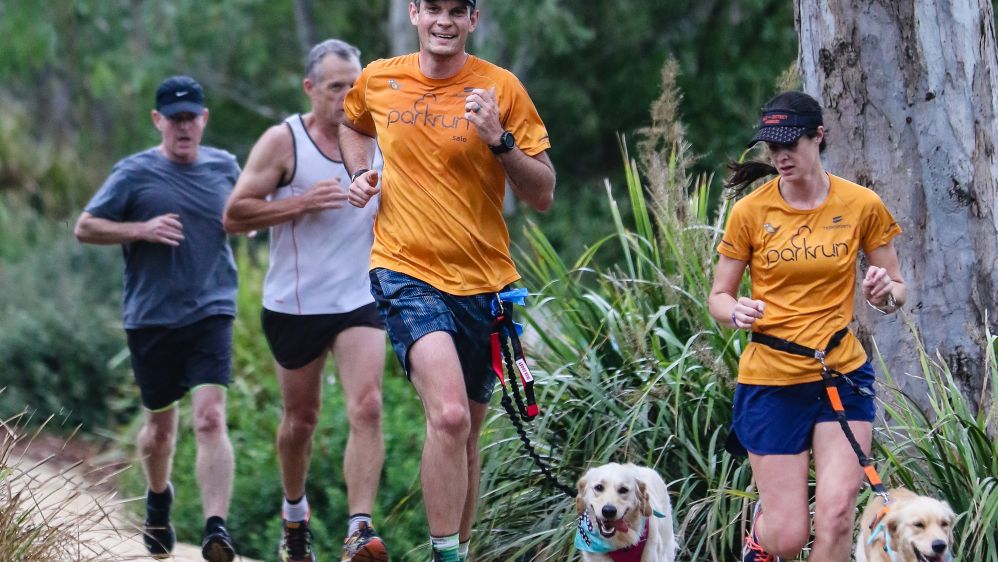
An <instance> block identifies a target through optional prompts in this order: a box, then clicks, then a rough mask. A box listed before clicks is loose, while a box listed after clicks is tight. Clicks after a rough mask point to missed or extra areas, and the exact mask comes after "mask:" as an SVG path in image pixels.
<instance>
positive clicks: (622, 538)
mask: <svg viewBox="0 0 998 562" xmlns="http://www.w3.org/2000/svg"><path fill="white" fill-rule="evenodd" d="M578 485H579V494H578V496H576V499H575V504H576V508H577V509H578V511H579V535H577V537H576V539H577V540H576V545H577V546H579V544H580V543H579V541H580V540H581V541H584V542H585V548H583V547H582V546H580V550H581V551H582V559H583V560H584V561H585V562H612V561H614V560H634V561H635V562H638V561H640V562H673V561H674V560H675V558H676V539H675V532H674V531H673V521H672V503H671V502H670V501H669V493H668V490H666V486H665V481H664V480H662V477H661V476H659V474H658V473H657V472H655V471H654V470H652V469H650V468H646V467H643V466H637V465H634V464H617V463H610V464H605V465H603V466H598V467H595V468H591V469H589V470H588V471H587V472H586V473H585V474H584V475H583V476H582V478H580V479H579V484H578ZM585 526H588V530H587V531H584V530H583V527H585ZM583 535H585V537H586V538H583ZM642 540H643V545H642V544H640V543H642ZM594 544H596V547H595V548H594V547H593V545H594ZM632 547H634V548H632ZM642 548H643V550H642ZM607 549H609V550H611V551H613V552H612V554H611V553H602V552H598V551H599V550H607ZM593 550H596V551H597V552H593ZM638 553H640V557H638Z"/></svg>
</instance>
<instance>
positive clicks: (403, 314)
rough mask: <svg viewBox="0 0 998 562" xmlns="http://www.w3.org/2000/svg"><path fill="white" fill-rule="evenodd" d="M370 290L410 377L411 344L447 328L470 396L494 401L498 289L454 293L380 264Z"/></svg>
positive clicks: (482, 401)
mask: <svg viewBox="0 0 998 562" xmlns="http://www.w3.org/2000/svg"><path fill="white" fill-rule="evenodd" d="M371 293H372V294H373V295H374V300H375V301H376V302H377V304H378V311H379V312H381V317H382V319H384V321H385V330H386V331H387V332H388V337H389V339H391V341H392V347H393V348H394V349H395V355H396V357H398V360H399V363H401V364H402V368H403V369H404V370H405V372H406V376H408V375H409V364H408V359H407V358H408V354H409V349H410V348H411V347H412V344H414V343H416V341H417V340H419V338H421V337H423V336H425V335H427V334H429V333H431V332H447V333H449V334H450V335H451V336H453V338H454V345H455V347H456V348H457V355H458V357H459V358H460V360H461V370H462V371H463V372H464V386H465V388H466V389H467V393H468V398H469V399H470V400H474V401H475V402H478V403H480V404H487V403H488V402H489V400H491V398H492V391H493V390H494V389H495V382H496V381H495V379H496V375H495V373H494V372H493V371H492V347H491V346H492V341H491V339H490V334H491V333H492V324H493V318H492V309H491V304H492V301H493V299H495V296H496V295H495V293H483V294H479V295H470V296H457V295H451V294H449V293H445V292H443V291H440V290H438V289H436V288H435V287H433V286H431V285H430V284H428V283H425V282H423V281H420V280H419V279H416V278H414V277H410V276H408V275H405V274H404V273H398V272H396V271H392V270H390V269H384V268H380V267H378V268H375V269H373V270H371Z"/></svg>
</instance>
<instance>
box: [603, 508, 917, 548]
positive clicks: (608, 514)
mask: <svg viewBox="0 0 998 562" xmlns="http://www.w3.org/2000/svg"><path fill="white" fill-rule="evenodd" d="M616 517H617V508H616V507H614V506H612V505H609V504H607V505H604V506H603V518H604V519H614V518H616ZM933 546H935V545H933Z"/></svg>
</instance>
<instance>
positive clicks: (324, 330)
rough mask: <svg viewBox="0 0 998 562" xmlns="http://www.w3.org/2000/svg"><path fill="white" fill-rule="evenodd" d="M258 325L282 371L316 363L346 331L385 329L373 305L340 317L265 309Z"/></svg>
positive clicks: (337, 315) (341, 314)
mask: <svg viewBox="0 0 998 562" xmlns="http://www.w3.org/2000/svg"><path fill="white" fill-rule="evenodd" d="M260 324H261V325H262V326H263V334H264V336H266V338H267V345H268V346H270V352H271V353H272V354H273V355H274V360H275V361H277V364H278V365H280V366H281V367H284V368H285V369H301V368H302V367H304V366H305V365H308V364H309V363H311V362H312V361H315V360H316V359H317V358H318V357H319V356H321V355H322V354H323V353H325V351H326V350H327V349H329V346H330V345H332V343H333V342H334V341H336V336H338V335H340V332H343V331H344V330H346V329H348V328H355V327H357V326H365V327H368V328H377V329H379V330H384V329H385V327H384V324H382V322H381V316H379V315H378V308H377V307H376V306H375V305H374V303H373V302H372V303H368V304H365V305H363V306H361V307H360V308H356V309H354V310H351V311H349V312H342V313H339V314H300V315H299V314H286V313H284V312H274V311H273V310H267V309H266V308H264V309H263V310H261V311H260Z"/></svg>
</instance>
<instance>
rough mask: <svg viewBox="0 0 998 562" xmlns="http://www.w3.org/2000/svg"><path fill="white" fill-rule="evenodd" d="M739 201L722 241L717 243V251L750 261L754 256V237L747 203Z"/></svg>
mask: <svg viewBox="0 0 998 562" xmlns="http://www.w3.org/2000/svg"><path fill="white" fill-rule="evenodd" d="M743 202H744V199H743V200H742V201H739V202H738V203H735V206H734V208H732V209H731V215H730V216H729V217H728V225H727V227H726V228H725V229H724V236H723V237H721V243H720V244H718V245H717V252H718V253H719V254H721V255H723V256H727V257H729V258H731V259H735V260H740V261H749V260H750V259H751V258H752V238H751V236H750V235H749V231H748V228H747V224H748V223H747V220H746V218H747V217H746V209H745V205H743V204H742V203H743Z"/></svg>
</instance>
